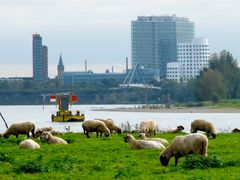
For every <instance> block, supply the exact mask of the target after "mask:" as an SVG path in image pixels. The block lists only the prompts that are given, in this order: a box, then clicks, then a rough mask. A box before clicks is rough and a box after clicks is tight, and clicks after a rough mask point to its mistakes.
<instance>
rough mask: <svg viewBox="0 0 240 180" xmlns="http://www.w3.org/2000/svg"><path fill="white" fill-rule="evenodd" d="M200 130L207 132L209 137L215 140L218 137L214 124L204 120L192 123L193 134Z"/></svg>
mask: <svg viewBox="0 0 240 180" xmlns="http://www.w3.org/2000/svg"><path fill="white" fill-rule="evenodd" d="M198 130H200V131H204V132H206V133H207V137H209V136H210V135H211V136H212V137H213V139H215V138H216V136H217V133H216V130H215V128H214V126H213V124H212V123H211V122H208V121H206V120H203V119H196V120H194V121H193V122H192V123H191V133H196V132H197V131H198Z"/></svg>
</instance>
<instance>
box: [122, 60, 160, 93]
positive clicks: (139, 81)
mask: <svg viewBox="0 0 240 180" xmlns="http://www.w3.org/2000/svg"><path fill="white" fill-rule="evenodd" d="M119 86H120V88H144V89H159V90H160V89H161V87H157V86H153V85H152V84H147V83H146V80H145V75H144V73H143V71H142V69H141V67H140V66H139V64H135V66H134V68H132V69H131V70H130V71H129V72H128V74H127V76H126V78H125V79H124V81H123V83H122V84H119Z"/></svg>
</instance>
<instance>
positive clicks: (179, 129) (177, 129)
mask: <svg viewBox="0 0 240 180" xmlns="http://www.w3.org/2000/svg"><path fill="white" fill-rule="evenodd" d="M182 130H184V127H183V126H182V125H180V126H177V128H174V129H169V130H167V132H168V133H179V132H181V131H182Z"/></svg>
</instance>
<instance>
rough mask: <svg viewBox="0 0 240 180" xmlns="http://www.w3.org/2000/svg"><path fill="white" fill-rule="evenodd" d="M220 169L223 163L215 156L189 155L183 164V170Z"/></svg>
mask: <svg viewBox="0 0 240 180" xmlns="http://www.w3.org/2000/svg"><path fill="white" fill-rule="evenodd" d="M220 167H223V161H222V160H221V159H220V158H219V157H217V156H208V157H205V156H201V155H190V156H187V157H186V158H185V160H184V162H183V168H185V169H195V168H201V169H202V168H220Z"/></svg>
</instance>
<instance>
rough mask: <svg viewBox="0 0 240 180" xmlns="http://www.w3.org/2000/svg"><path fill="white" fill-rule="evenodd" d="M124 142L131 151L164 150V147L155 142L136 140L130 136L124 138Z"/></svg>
mask: <svg viewBox="0 0 240 180" xmlns="http://www.w3.org/2000/svg"><path fill="white" fill-rule="evenodd" d="M124 142H126V143H127V142H128V143H129V144H130V146H131V148H132V149H149V148H155V149H165V146H164V145H163V144H162V143H160V142H157V141H148V140H136V139H135V138H134V137H133V136H132V135H131V134H128V135H126V136H125V137H124Z"/></svg>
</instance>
